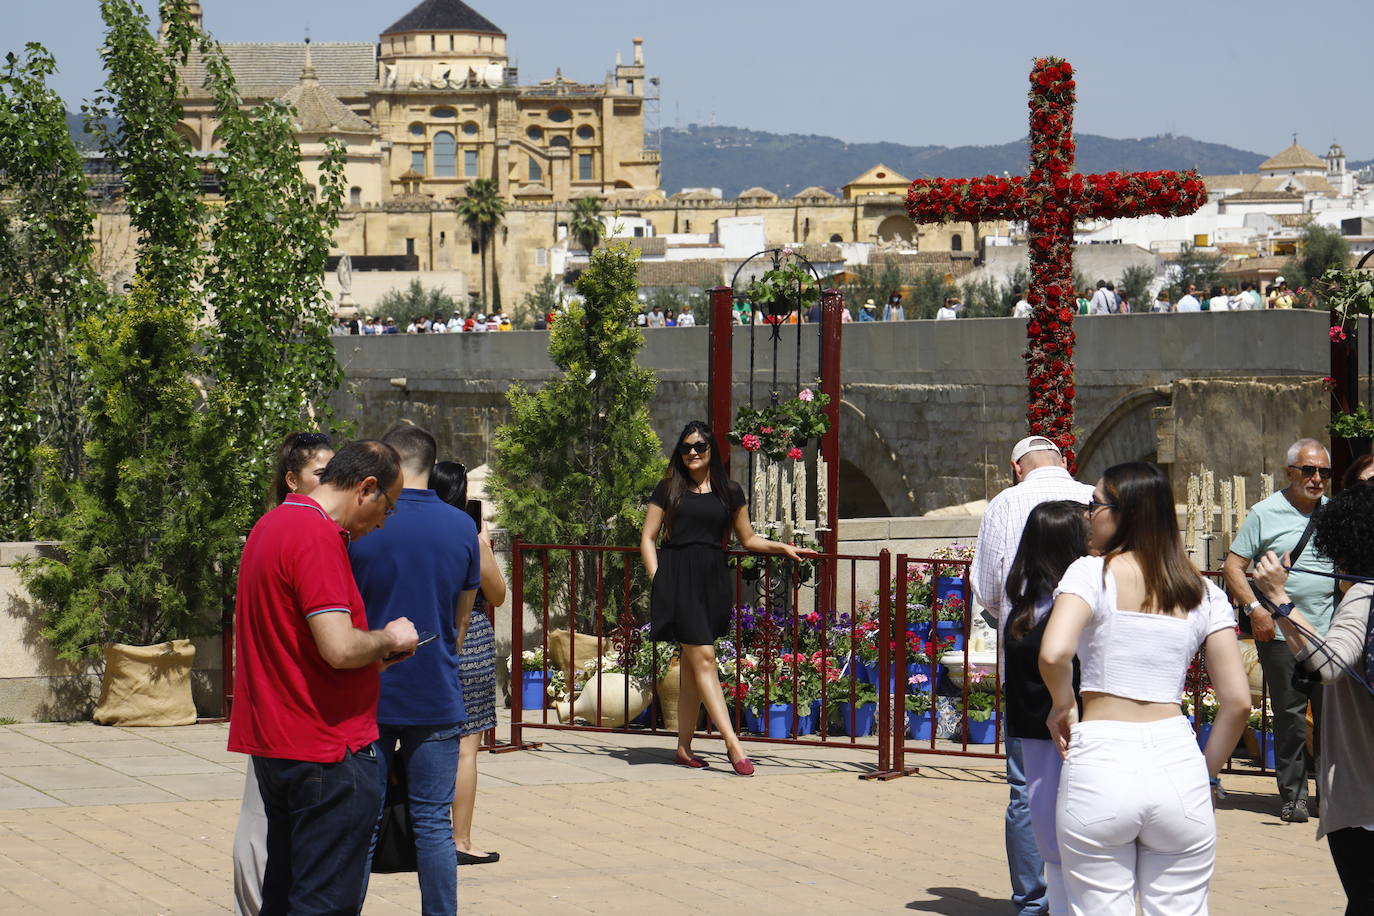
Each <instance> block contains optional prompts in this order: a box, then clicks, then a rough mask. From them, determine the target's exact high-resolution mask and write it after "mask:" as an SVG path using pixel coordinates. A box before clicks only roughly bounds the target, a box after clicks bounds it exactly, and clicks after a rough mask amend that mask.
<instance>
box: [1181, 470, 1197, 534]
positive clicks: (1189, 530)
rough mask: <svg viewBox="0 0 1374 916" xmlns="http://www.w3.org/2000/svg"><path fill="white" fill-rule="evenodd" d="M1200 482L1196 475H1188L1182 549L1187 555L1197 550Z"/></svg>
mask: <svg viewBox="0 0 1374 916" xmlns="http://www.w3.org/2000/svg"><path fill="white" fill-rule="evenodd" d="M1200 491H1201V482H1200V481H1199V480H1198V476H1197V475H1196V474H1189V475H1188V502H1187V511H1186V512H1185V513H1184V516H1183V518H1184V521H1183V549H1184V550H1186V551H1187V552H1188V553H1192V552H1193V551H1194V550H1197V524H1198V518H1197V512H1198V503H1199V501H1200V499H1201V496H1200Z"/></svg>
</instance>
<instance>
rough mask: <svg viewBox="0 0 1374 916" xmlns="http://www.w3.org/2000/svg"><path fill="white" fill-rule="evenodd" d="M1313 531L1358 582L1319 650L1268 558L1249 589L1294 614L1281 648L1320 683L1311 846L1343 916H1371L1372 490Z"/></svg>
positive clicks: (1321, 516) (1322, 518) (1275, 562)
mask: <svg viewBox="0 0 1374 916" xmlns="http://www.w3.org/2000/svg"><path fill="white" fill-rule="evenodd" d="M1313 528H1314V531H1313V534H1312V541H1313V543H1314V544H1315V545H1316V547H1317V549H1319V550H1320V551H1321V552H1322V554H1323V555H1325V556H1328V557H1330V558H1331V562H1332V563H1333V564H1334V565H1335V567H1336V569H1338V570H1340V571H1341V572H1342V573H1345V574H1348V575H1353V576H1360V577H1362V579H1363V581H1360V582H1357V583H1356V584H1354V585H1352V586H1351V587H1350V590H1349V591H1347V592H1346V593H1345V597H1344V599H1342V601H1341V604H1340V607H1339V608H1338V609H1337V610H1336V615H1335V617H1334V618H1333V619H1332V621H1331V626H1330V627H1329V628H1328V630H1327V632H1326V637H1325V639H1323V640H1322V643H1323V647H1322V649H1321V650H1318V649H1317V647H1316V646H1315V645H1314V644H1313V643H1314V641H1313V640H1312V639H1311V636H1310V634H1311V633H1312V632H1313V631H1314V629H1315V628H1314V626H1313V621H1312V620H1311V619H1310V618H1308V617H1307V616H1306V615H1305V614H1303V612H1302V610H1301V609H1299V608H1296V607H1294V606H1293V604H1292V598H1291V596H1290V595H1289V593H1288V592H1287V591H1286V590H1285V584H1286V581H1287V580H1289V573H1288V572H1287V571H1286V570H1285V564H1281V563H1280V562H1279V559H1278V557H1277V556H1276V555H1275V554H1274V553H1273V552H1272V551H1271V552H1270V553H1268V554H1266V555H1265V556H1264V557H1262V558H1261V559H1260V561H1259V563H1258V565H1257V566H1256V568H1255V582H1256V584H1257V585H1258V586H1259V587H1260V588H1261V589H1263V590H1264V592H1265V594H1266V595H1267V596H1268V597H1269V600H1271V601H1272V602H1274V603H1275V604H1276V605H1278V606H1279V607H1280V608H1284V609H1286V608H1293V609H1292V611H1291V612H1290V613H1289V614H1288V615H1287V616H1286V617H1279V618H1278V625H1279V629H1280V630H1282V631H1283V635H1284V636H1285V637H1286V641H1285V642H1284V645H1286V646H1288V647H1289V649H1291V650H1292V652H1293V654H1294V657H1295V658H1297V659H1298V661H1299V662H1300V663H1301V664H1302V665H1303V667H1304V668H1306V669H1309V670H1311V671H1313V672H1315V673H1316V674H1317V676H1319V677H1320V678H1321V680H1322V684H1323V687H1322V690H1323V692H1324V693H1325V698H1324V702H1323V704H1322V713H1321V716H1322V718H1321V726H1322V735H1323V742H1324V743H1323V747H1322V758H1321V765H1320V766H1319V767H1318V769H1317V783H1318V785H1319V786H1320V787H1321V796H1322V799H1323V800H1324V804H1323V805H1322V810H1321V813H1320V820H1321V823H1320V825H1319V826H1318V827H1317V839H1321V838H1322V837H1323V836H1325V837H1326V842H1327V846H1328V847H1329V848H1330V850H1331V858H1332V859H1333V860H1334V861H1335V863H1336V873H1337V874H1338V875H1339V876H1340V879H1341V884H1342V885H1343V886H1344V887H1345V896H1346V899H1347V901H1348V902H1347V905H1346V909H1345V912H1346V914H1347V916H1357V914H1367V913H1374V869H1371V868H1370V863H1371V862H1374V830H1372V829H1371V828H1374V789H1371V787H1370V782H1369V770H1370V765H1371V763H1374V699H1371V697H1370V692H1371V691H1374V641H1371V639H1370V632H1371V623H1374V613H1371V611H1372V610H1374V605H1371V602H1374V585H1371V581H1374V487H1371V486H1369V485H1367V484H1360V485H1358V486H1352V487H1350V488H1348V489H1345V490H1342V491H1341V492H1340V493H1339V494H1338V495H1337V496H1336V497H1335V499H1333V500H1331V502H1330V503H1329V504H1328V505H1327V506H1326V508H1324V509H1322V511H1321V512H1318V513H1317V515H1316V517H1315V521H1314V522H1313ZM1292 560H1293V558H1292V557H1291V556H1290V557H1287V558H1286V561H1287V562H1286V565H1287V566H1296V565H1299V564H1297V563H1294V562H1292ZM1300 565H1301V566H1304V567H1305V566H1307V563H1306V561H1303V562H1302V563H1301V564H1300ZM1298 627H1302V628H1303V629H1304V630H1306V631H1307V633H1306V634H1304V633H1303V632H1300V631H1299V630H1298ZM1346 669H1351V670H1346ZM1352 673H1353V674H1354V675H1358V679H1357V677H1354V676H1352Z"/></svg>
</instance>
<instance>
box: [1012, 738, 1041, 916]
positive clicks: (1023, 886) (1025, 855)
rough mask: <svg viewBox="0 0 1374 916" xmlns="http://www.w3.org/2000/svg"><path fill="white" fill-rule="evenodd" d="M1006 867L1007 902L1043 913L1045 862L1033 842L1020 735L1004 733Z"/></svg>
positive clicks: (1035, 915) (1037, 915)
mask: <svg viewBox="0 0 1374 916" xmlns="http://www.w3.org/2000/svg"><path fill="white" fill-rule="evenodd" d="M1007 785H1008V786H1010V787H1011V797H1010V799H1009V800H1008V801H1007V867H1008V868H1009V869H1010V871H1011V903H1012V906H1014V907H1016V911H1017V912H1018V913H1022V914H1026V916H1043V914H1045V913H1048V912H1049V910H1048V908H1047V904H1046V902H1045V890H1046V888H1045V863H1044V860H1042V859H1041V858H1040V850H1039V848H1038V847H1036V845H1035V831H1034V830H1032V829H1031V812H1030V797H1029V794H1028V793H1027V791H1026V771H1025V766H1024V765H1023V763H1022V759H1021V739H1020V738H1013V737H1011V736H1010V735H1008V736H1007Z"/></svg>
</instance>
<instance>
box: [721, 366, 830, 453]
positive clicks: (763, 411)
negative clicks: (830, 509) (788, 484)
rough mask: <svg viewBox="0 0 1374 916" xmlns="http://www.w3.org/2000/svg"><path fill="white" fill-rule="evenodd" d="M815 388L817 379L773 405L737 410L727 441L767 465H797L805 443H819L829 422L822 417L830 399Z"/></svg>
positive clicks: (828, 427)
mask: <svg viewBox="0 0 1374 916" xmlns="http://www.w3.org/2000/svg"><path fill="white" fill-rule="evenodd" d="M819 385H820V380H819V379H818V380H816V381H815V382H814V383H813V386H812V387H808V388H803V389H801V390H800V391H798V392H797V394H796V395H795V396H794V397H791V398H789V399H787V400H786V401H779V402H778V403H777V404H772V403H770V404H767V405H765V406H763V407H759V408H753V407H741V408H740V409H739V412H738V413H736V414H735V422H734V425H732V426H731V427H730V433H729V438H730V441H731V442H733V443H735V444H736V445H738V446H739V447H740V448H742V449H744V450H745V451H746V452H750V453H753V452H758V453H759V454H761V455H762V456H763V457H764V458H766V459H768V460H769V461H775V462H782V461H800V460H801V459H802V452H801V450H802V449H803V448H805V447H806V444H807V442H809V441H810V440H812V439H819V438H820V437H821V436H824V435H825V434H826V432H827V431H828V430H829V429H830V420H829V418H828V417H827V416H826V415H825V407H826V405H828V404H829V403H830V396H829V395H827V394H825V393H824V392H821V391H818V390H816V389H817V388H818V387H819ZM789 467H790V465H789ZM789 473H790V472H789Z"/></svg>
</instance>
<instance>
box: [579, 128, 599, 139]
mask: <svg viewBox="0 0 1374 916" xmlns="http://www.w3.org/2000/svg"><path fill="white" fill-rule="evenodd" d="M595 136H596V131H594V130H592V129H591V128H590V127H589V126H587V125H586V124H583V125H582V126H581V127H579V128H578V129H577V139H579V140H590V139H591V138H592V137H595Z"/></svg>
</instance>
